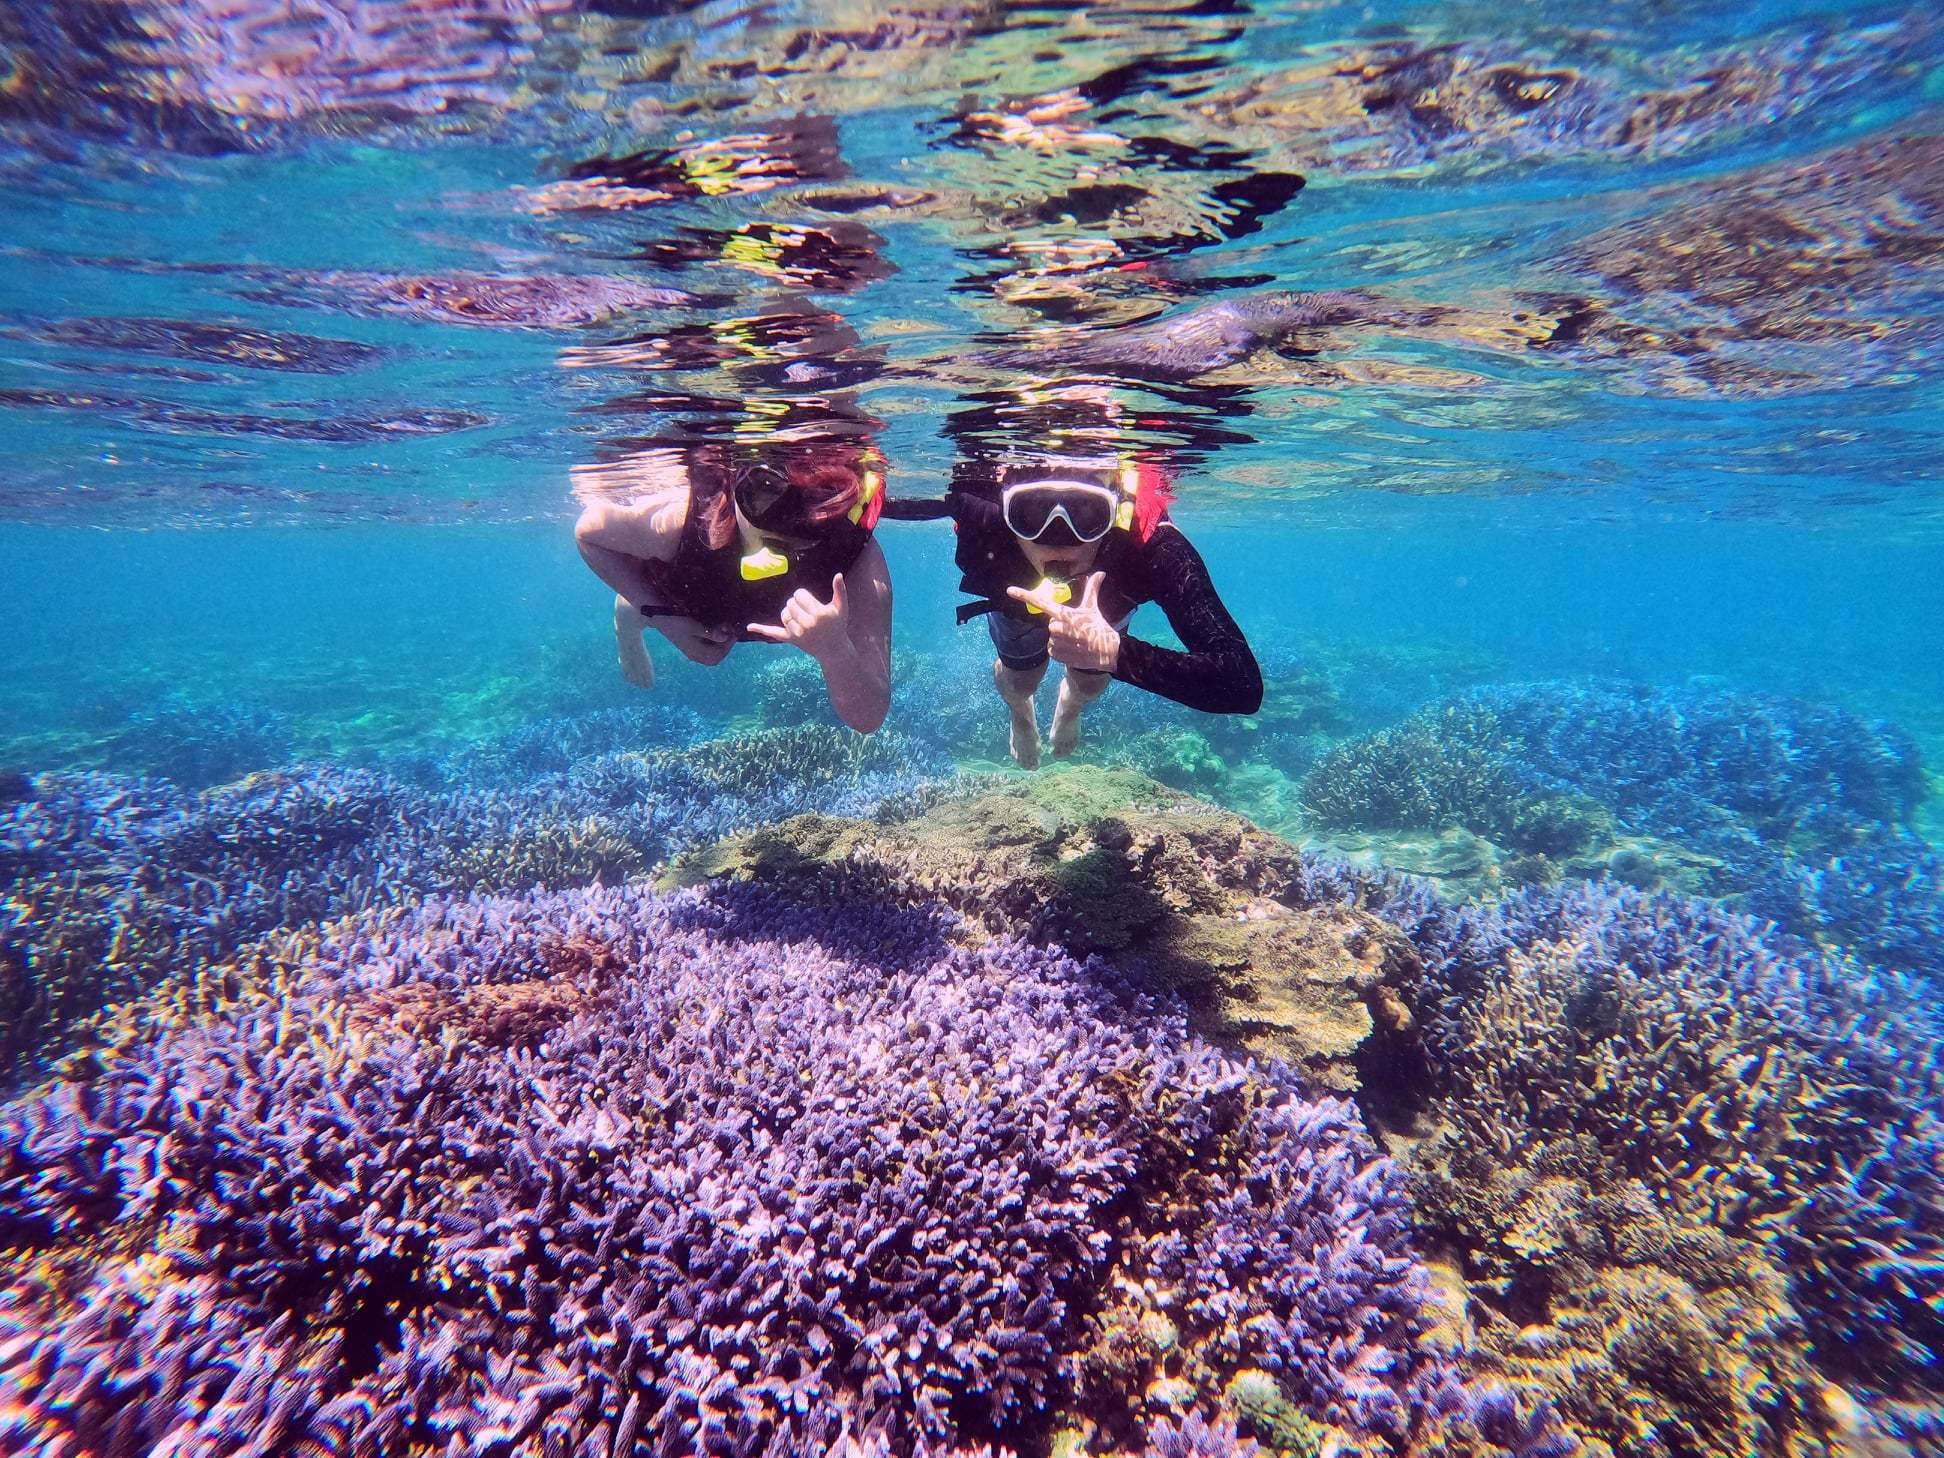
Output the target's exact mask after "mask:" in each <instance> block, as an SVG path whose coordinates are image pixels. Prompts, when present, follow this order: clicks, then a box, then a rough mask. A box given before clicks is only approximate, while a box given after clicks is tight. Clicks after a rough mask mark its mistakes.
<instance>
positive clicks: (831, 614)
mask: <svg viewBox="0 0 1944 1458" xmlns="http://www.w3.org/2000/svg"><path fill="white" fill-rule="evenodd" d="M749 631H750V632H751V633H752V634H754V635H755V636H756V637H759V638H767V639H769V640H770V642H772V643H793V644H795V645H796V646H797V647H799V648H801V649H802V650H803V651H804V652H805V653H808V654H809V655H810V656H811V657H812V658H814V659H816V660H817V664H818V666H819V667H821V668H822V669H823V674H824V687H825V688H826V689H827V690H828V691H829V693H830V706H831V708H833V709H835V710H836V711H837V717H838V718H839V719H842V720H843V721H844V722H845V723H846V724H848V725H850V727H851V728H853V729H855V730H856V731H857V732H858V733H860V734H869V733H870V732H871V731H872V730H874V729H876V728H877V727H878V726H879V725H881V724H883V723H884V716H885V715H886V714H887V713H889V712H890V710H891V573H890V570H889V569H888V568H887V567H886V566H885V562H884V552H883V551H882V550H881V549H880V548H879V546H878V544H877V543H876V542H867V543H865V545H864V550H863V551H862V552H860V553H858V554H857V560H856V561H855V562H853V563H851V566H850V570H849V571H848V572H839V573H838V574H837V575H836V576H835V577H834V578H832V579H831V583H830V601H829V602H827V603H823V602H818V601H817V599H816V597H815V595H813V594H812V593H811V592H809V591H808V590H807V589H805V588H801V587H800V588H798V589H797V590H796V592H795V593H794V594H793V595H792V596H791V598H790V600H789V601H788V602H787V603H785V604H784V605H783V621H782V622H781V623H751V624H750V625H749Z"/></svg>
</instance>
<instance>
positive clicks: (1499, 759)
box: [1302, 683, 1944, 970]
mask: <svg viewBox="0 0 1944 1458" xmlns="http://www.w3.org/2000/svg"><path fill="white" fill-rule="evenodd" d="M1923 794H1924V780H1923V768H1922V762H1921V758H1920V756H1919V754H1918V750H1917V747H1916V744H1915V742H1914V741H1913V740H1912V739H1911V737H1910V736H1909V735H1908V734H1906V733H1905V732H1903V731H1902V730H1901V729H1898V728H1897V727H1896V726H1894V725H1891V724H1886V723H1872V722H1868V721H1865V720H1863V719H1861V718H1858V717H1857V716H1856V715H1853V714H1850V713H1847V712H1846V711H1844V710H1841V709H1838V708H1834V707H1831V706H1828V705H1818V704H1806V703H1800V702H1795V701H1791V700H1786V699H1780V698H1773V697H1768V696H1761V695H1751V694H1737V693H1728V692H1723V691H1718V690H1709V689H1699V690H1688V691H1647V690H1629V689H1621V688H1613V687H1602V686H1598V685H1577V684H1568V683H1539V684H1521V685H1507V686H1497V687H1491V688H1482V689H1474V690H1471V691H1469V692H1467V693H1464V694H1460V695H1457V696H1455V697H1453V698H1451V699H1447V700H1445V701H1443V702H1441V703H1439V704H1435V705H1432V706H1430V707H1428V708H1426V709H1423V710H1420V711H1419V712H1418V713H1417V714H1415V715H1413V716H1412V717H1411V718H1409V719H1407V720H1406V721H1405V722H1404V723H1403V724H1401V725H1398V726H1396V727H1394V728H1391V729H1388V730H1383V731H1380V732H1378V733H1375V734H1371V735H1367V736H1365V737H1363V738H1361V739H1358V740H1353V741H1351V742H1350V743H1348V744H1344V745H1341V746H1339V747H1338V748H1336V749H1334V750H1332V751H1331V752H1330V753H1329V754H1328V755H1326V756H1325V757H1324V758H1323V760H1322V761H1321V762H1320V763H1319V764H1318V765H1317V767H1316V769H1315V770H1313V771H1312V772H1311V774H1310V775H1309V776H1308V778H1306V779H1305V780H1304V782H1303V790H1302V795H1303V804H1304V809H1305V811H1306V813H1307V814H1308V815H1309V816H1310V817H1311V818H1312V821H1313V823H1315V824H1317V825H1319V826H1323V827H1335V828H1339V829H1387V828H1408V829H1424V830H1430V829H1438V828H1441V827H1445V826H1449V825H1457V826H1462V827H1464V828H1466V829H1468V830H1471V831H1474V832H1476V833H1478V834H1481V835H1484V836H1486V837H1488V838H1490V839H1492V840H1496V841H1499V842H1500V843H1502V844H1504V845H1507V846H1510V847H1513V848H1516V849H1519V850H1523V851H1526V852H1530V853H1536V854H1538V855H1543V856H1545V857H1546V858H1547V863H1546V867H1545V869H1547V870H1549V871H1551V872H1553V873H1556V872H1557V870H1558V869H1559V868H1560V867H1562V866H1563V867H1564V868H1565V869H1567V870H1570V871H1573V872H1575V873H1578V874H1590V875H1592V876H1594V877H1596V878H1612V879H1616V880H1626V881H1632V880H1636V879H1645V880H1647V881H1649V882H1652V881H1655V880H1659V879H1660V878H1661V877H1662V876H1663V875H1664V874H1666V873H1667V871H1668V870H1669V869H1670V867H1673V868H1677V870H1678V873H1679V874H1680V875H1681V876H1682V877H1683V878H1684V879H1685V880H1687V881H1689V882H1691V883H1698V884H1697V885H1696V886H1695V889H1701V890H1705V891H1708V892H1710V893H1712V894H1716V895H1726V896H1740V897H1743V898H1745V899H1746V902H1747V906H1748V909H1751V910H1754V911H1758V912H1760V913H1761V914H1762V915H1765V916H1769V917H1772V918H1774V919H1775V920H1777V921H1779V922H1781V923H1782V924H1783V925H1784V926H1785V927H1786V928H1788V929H1789V930H1791V931H1794V932H1797V933H1800V934H1803V935H1806V936H1810V937H1813V938H1816V939H1818V940H1826V941H1829V942H1832V943H1836V944H1839V945H1848V946H1853V947H1855V948H1857V950H1859V951H1860V952H1862V953H1864V954H1865V955H1868V956H1871V957H1872V958H1873V960H1883V961H1885V962H1886V963H1887V965H1890V966H1894V967H1899V968H1903V969H1907V970H1925V969H1928V968H1930V967H1933V966H1935V956H1934V954H1933V953H1932V952H1931V951H1930V950H1928V948H1929V939H1928V928H1929V927H1931V926H1934V925H1936V924H1937V922H1938V920H1939V918H1940V916H1944V902H1940V899H1939V893H1938V891H1937V882H1936V876H1935V870H1934V857H1933V858H1930V859H1927V856H1929V851H1928V847H1925V846H1924V845H1923V844H1922V843H1921V842H1919V841H1917V840H1916V839H1915V838H1914V837H1912V836H1910V835H1909V834H1908V832H1907V831H1905V830H1904V829H1903V828H1902V827H1903V826H1904V825H1905V824H1906V823H1907V822H1908V821H1909V819H1910V817H1911V815H1912V814H1913V812H1914V811H1915V810H1916V808H1917V806H1918V804H1919V803H1920V802H1921V801H1922V799H1923ZM1549 878H1550V877H1549V876H1545V877H1539V878H1537V879H1549Z"/></svg>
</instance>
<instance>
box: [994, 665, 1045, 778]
mask: <svg viewBox="0 0 1944 1458" xmlns="http://www.w3.org/2000/svg"><path fill="white" fill-rule="evenodd" d="M1045 677H1046V665H1045V664H1044V663H1042V664H1041V665H1040V666H1039V667H1038V668H1008V667H1006V665H1005V664H1004V663H1001V662H999V661H998V660H996V659H995V660H994V662H993V665H992V681H993V683H994V684H995V685H996V686H997V687H998V689H999V697H1000V698H1002V699H1004V700H1005V701H1006V707H1007V708H1009V709H1011V710H1012V757H1013V759H1014V760H1016V761H1017V762H1018V764H1019V767H1020V768H1021V769H1038V768H1039V762H1040V733H1039V718H1038V716H1037V715H1036V714H1035V713H1034V712H1033V691H1034V690H1035V689H1037V688H1038V687H1039V686H1040V680H1041V679H1043V678H1045Z"/></svg>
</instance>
